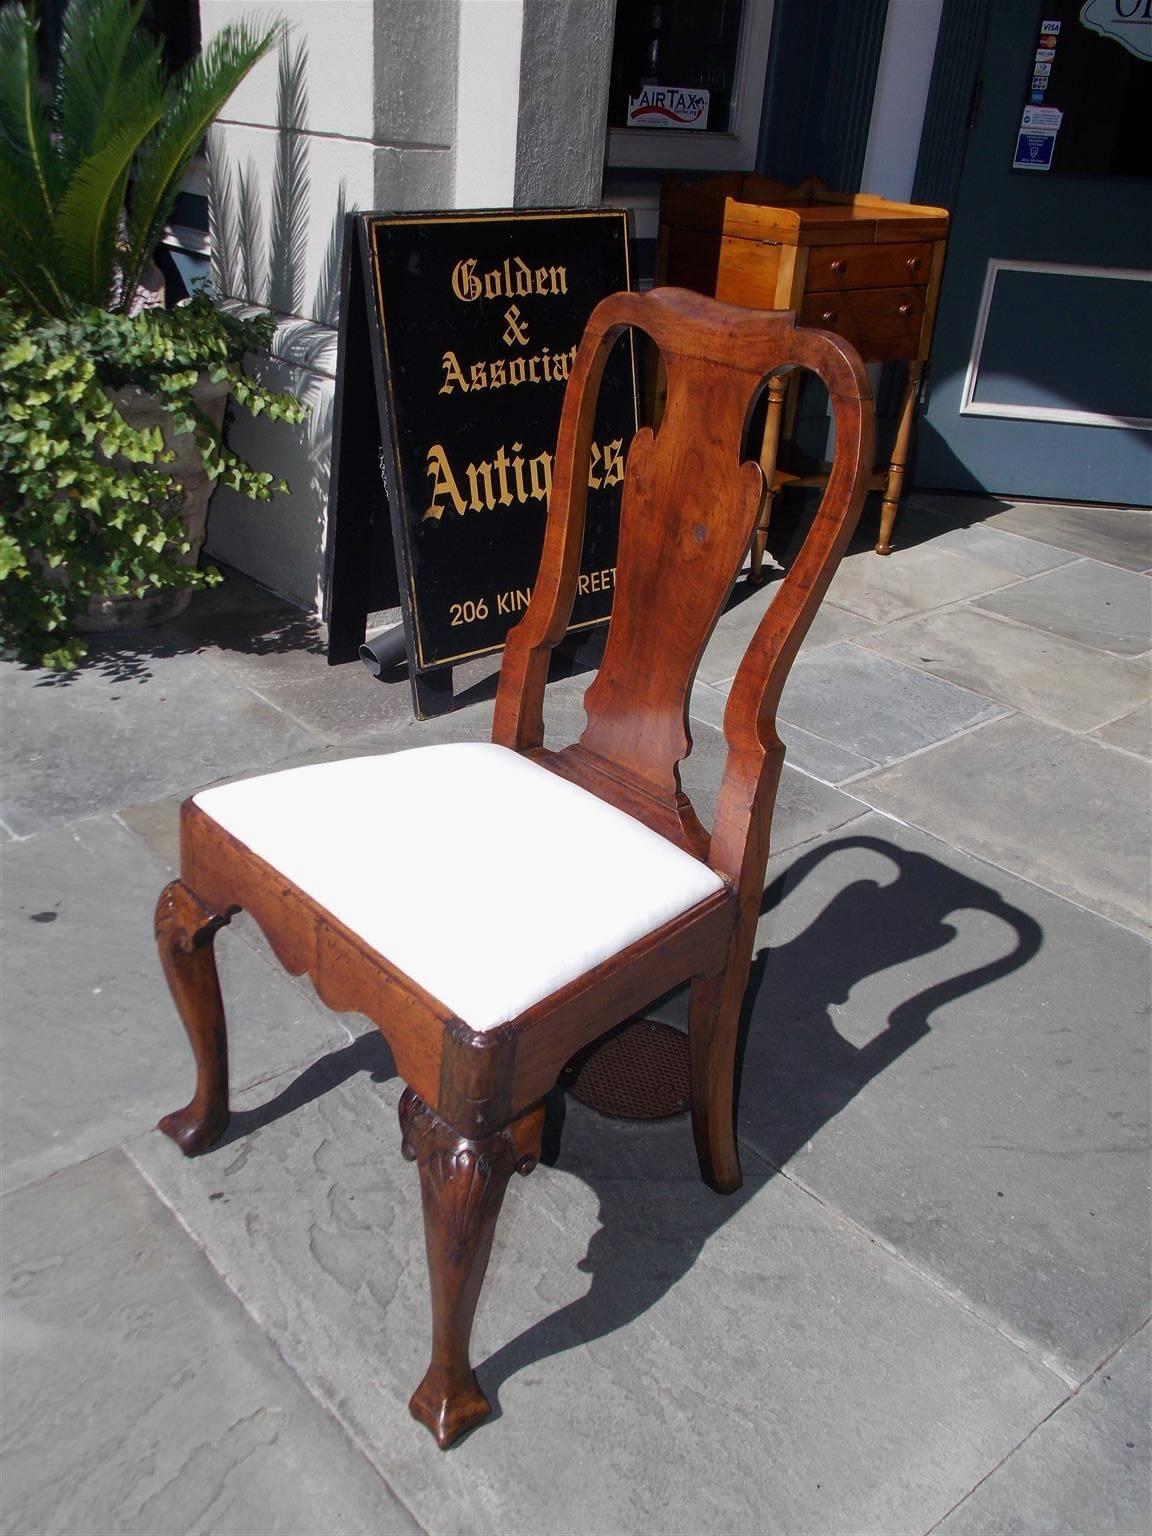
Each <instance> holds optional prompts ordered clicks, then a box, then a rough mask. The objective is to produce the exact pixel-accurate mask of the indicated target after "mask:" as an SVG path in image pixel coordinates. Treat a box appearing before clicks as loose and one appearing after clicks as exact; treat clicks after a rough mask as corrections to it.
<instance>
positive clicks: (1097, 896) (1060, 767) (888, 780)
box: [852, 715, 1150, 932]
mask: <svg viewBox="0 0 1152 1536" xmlns="http://www.w3.org/2000/svg"><path fill="white" fill-rule="evenodd" d="M852 793H853V795H856V796H858V797H859V798H860V799H861V800H864V801H866V802H867V804H869V805H872V806H875V807H876V808H877V809H878V810H882V811H887V812H889V813H891V814H892V815H894V816H898V817H900V818H901V819H902V820H905V821H910V822H912V823H913V824H914V825H915V826H918V827H923V828H925V829H926V830H927V831H929V832H931V833H933V834H934V835H935V836H936V837H940V838H943V839H944V841H945V842H948V843H951V844H952V845H953V846H954V847H956V848H961V849H963V850H964V851H965V852H968V853H975V854H979V855H980V857H981V858H985V859H988V860H989V861H990V862H991V863H992V864H995V865H998V866H1000V867H1001V868H1003V869H1007V870H1011V871H1012V872H1013V873H1014V874H1018V875H1023V876H1024V877H1025V878H1026V879H1028V880H1034V881H1035V882H1036V883H1037V884H1038V885H1041V886H1044V887H1045V889H1047V890H1050V891H1056V892H1057V893H1058V894H1060V895H1062V896H1067V897H1069V898H1070V899H1071V900H1072V901H1074V902H1077V903H1079V904H1080V905H1082V906H1085V907H1088V908H1090V909H1091V910H1092V911H1095V912H1101V913H1103V914H1104V915H1105V916H1106V917H1110V918H1112V919H1113V920H1114V921H1116V922H1120V923H1124V924H1126V925H1128V926H1129V927H1135V928H1137V929H1139V930H1140V931H1142V932H1143V931H1146V928H1147V924H1148V922H1149V916H1150V913H1149V874H1148V872H1149V859H1148V847H1149V837H1148V834H1149V825H1148V824H1149V814H1148V806H1149V772H1148V766H1147V764H1146V763H1143V762H1141V761H1140V760H1139V759H1137V758H1135V757H1132V756H1129V755H1128V754H1127V753H1124V752H1115V751H1112V750H1111V749H1109V748H1108V747H1106V746H1103V745H1101V744H1100V743H1098V742H1095V741H1093V740H1091V739H1090V738H1089V737H1086V736H1077V735H1073V734H1072V733H1071V732H1069V731H1062V730H1058V729H1057V728H1056V727H1055V726H1050V725H1043V724H1041V723H1040V722H1039V721H1036V720H1030V719H1028V718H1026V717H1025V716H1023V715H1011V716H1009V717H1008V718H1006V719H1004V720H994V721H993V722H992V723H991V724H990V725H985V726H981V727H980V728H979V729H978V730H975V731H971V732H969V734H968V735H966V736H965V737H963V739H962V740H960V741H957V742H953V743H946V744H945V745H943V746H939V747H935V748H933V749H931V750H930V751H928V752H923V753H921V754H920V755H919V756H918V757H913V758H909V759H908V761H907V762H903V763H897V764H896V765H895V766H894V767H891V768H884V769H880V770H879V771H878V772H876V773H874V774H865V775H863V776H862V777H861V778H859V779H854V780H853V782H852Z"/></svg>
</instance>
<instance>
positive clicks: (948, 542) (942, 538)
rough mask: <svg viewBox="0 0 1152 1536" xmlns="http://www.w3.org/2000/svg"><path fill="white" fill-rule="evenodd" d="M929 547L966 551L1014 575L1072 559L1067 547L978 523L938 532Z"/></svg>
mask: <svg viewBox="0 0 1152 1536" xmlns="http://www.w3.org/2000/svg"><path fill="white" fill-rule="evenodd" d="M932 548H933V549H934V550H938V549H940V550H949V551H951V552H952V553H954V554H958V555H966V556H967V557H968V559H969V560H978V561H980V563H981V564H982V565H992V566H996V567H997V568H998V569H999V570H1002V571H1010V572H1011V573H1012V574H1013V575H1014V576H1035V575H1037V574H1038V573H1039V572H1040V571H1050V570H1054V569H1055V567H1056V566H1058V565H1068V564H1069V563H1070V562H1071V561H1073V560H1075V559H1076V556H1075V555H1074V554H1073V553H1072V552H1071V550H1067V549H1057V547H1056V546H1055V545H1054V544H1042V543H1040V542H1039V540H1037V539H1027V538H1023V537H1022V536H1021V535H1020V534H1016V533H1007V532H1002V531H1001V530H1000V529H998V528H986V527H984V526H983V525H982V524H979V523H977V524H974V525H971V526H969V527H967V528H953V529H950V530H949V531H948V532H947V533H942V534H940V535H939V536H938V537H937V538H934V539H933V540H932Z"/></svg>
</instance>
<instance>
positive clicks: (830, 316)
mask: <svg viewBox="0 0 1152 1536" xmlns="http://www.w3.org/2000/svg"><path fill="white" fill-rule="evenodd" d="M820 318H821V320H824V321H825V322H826V323H827V324H828V325H835V324H836V321H837V318H838V316H837V313H836V311H835V310H834V309H826V310H825V311H824V313H823V314H822V315H821V316H820Z"/></svg>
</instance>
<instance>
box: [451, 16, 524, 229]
mask: <svg viewBox="0 0 1152 1536" xmlns="http://www.w3.org/2000/svg"><path fill="white" fill-rule="evenodd" d="M523 37H524V0H460V31H459V39H460V41H459V54H458V61H457V75H456V175H455V196H454V198H453V206H454V207H456V208H511V207H512V206H513V204H514V203H515V200H516V141H517V134H518V131H519V123H520V50H521V46H522V43H523Z"/></svg>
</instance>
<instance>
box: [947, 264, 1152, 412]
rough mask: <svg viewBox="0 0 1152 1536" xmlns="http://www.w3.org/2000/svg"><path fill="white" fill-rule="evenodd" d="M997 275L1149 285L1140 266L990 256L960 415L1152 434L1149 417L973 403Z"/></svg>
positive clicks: (1148, 274) (1148, 277)
mask: <svg viewBox="0 0 1152 1536" xmlns="http://www.w3.org/2000/svg"><path fill="white" fill-rule="evenodd" d="M1000 272H1048V273H1055V274H1057V275H1058V276H1060V277H1103V278H1114V279H1115V280H1116V281H1117V282H1126V283H1152V272H1146V271H1144V270H1142V269H1141V268H1139V267H1080V266H1071V265H1069V264H1068V263H1066V262H1048V261H1001V260H1000V259H999V257H995V256H992V257H989V259H988V270H987V271H986V272H985V274H984V290H983V292H982V293H981V295H980V310H979V313H978V315H977V318H976V330H975V333H974V334H973V337H972V350H971V352H970V353H969V356H968V367H967V369H966V370H965V373H964V389H963V392H962V394H961V397H960V415H961V416H995V417H998V418H1002V419H1005V420H1008V421H1051V422H1056V423H1057V424H1060V425H1063V426H1070V427H1134V428H1136V429H1137V430H1138V431H1142V432H1148V431H1152V417H1149V416H1110V415H1107V414H1106V413H1105V412H1103V411H1078V410H1072V409H1065V408H1064V407H1063V406H1058V405H1009V404H1007V403H1005V404H999V403H997V402H996V401H994V400H979V401H978V400H974V399H973V396H974V394H975V393H976V382H977V379H978V377H979V374H980V357H981V354H982V352H983V350H984V338H985V336H986V334H987V331H988V315H989V312H990V310H991V308H992V292H993V289H994V288H995V286H996V277H997V274H998V273H1000Z"/></svg>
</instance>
